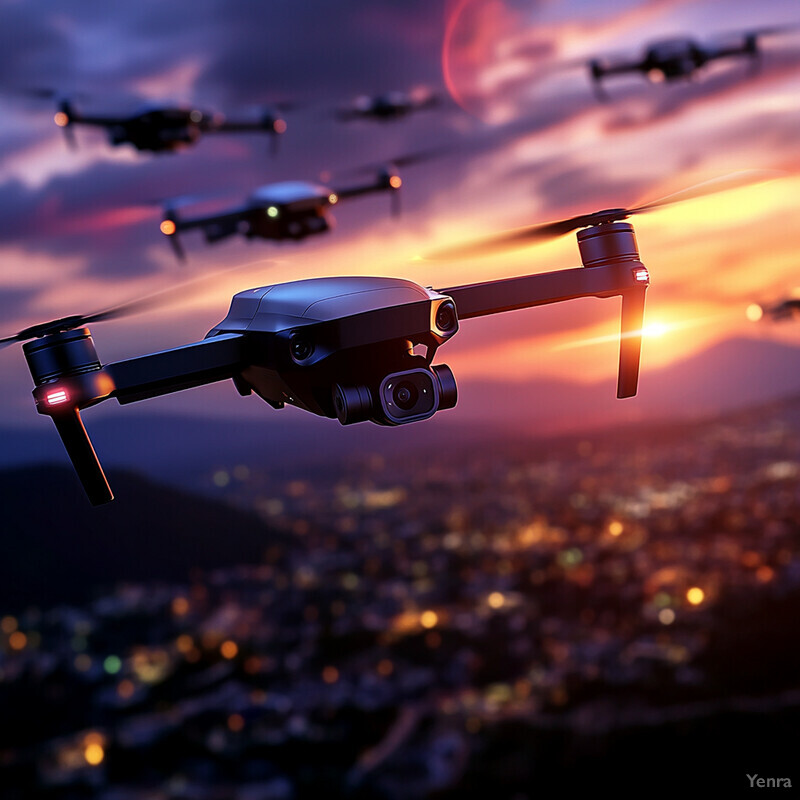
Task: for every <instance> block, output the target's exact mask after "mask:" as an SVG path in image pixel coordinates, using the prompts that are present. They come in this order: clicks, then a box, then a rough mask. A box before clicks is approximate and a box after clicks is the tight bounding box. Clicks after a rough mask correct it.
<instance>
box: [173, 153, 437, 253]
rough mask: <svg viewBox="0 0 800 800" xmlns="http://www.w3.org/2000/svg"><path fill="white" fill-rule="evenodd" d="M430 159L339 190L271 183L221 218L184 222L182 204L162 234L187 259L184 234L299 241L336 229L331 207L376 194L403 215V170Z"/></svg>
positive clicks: (400, 162) (402, 162) (395, 163)
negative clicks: (387, 197)
mask: <svg viewBox="0 0 800 800" xmlns="http://www.w3.org/2000/svg"><path fill="white" fill-rule="evenodd" d="M427 157H428V155H427V154H415V155H407V156H403V157H401V158H396V159H393V160H392V162H391V163H387V164H385V165H383V166H381V167H379V168H378V169H377V171H376V174H375V177H374V178H373V180H372V181H369V182H366V183H362V184H356V185H353V186H348V187H344V188H340V189H334V188H331V187H328V186H323V185H322V184H317V183H309V182H306V181H284V182H280V183H271V184H267V185H266V186H262V187H260V188H259V189H256V190H255V191H254V192H253V193H252V194H251V195H250V197H248V198H247V199H246V200H245V201H244V203H242V204H240V205H237V206H234V207H233V208H229V209H226V210H223V211H221V212H219V213H216V214H208V215H205V216H202V215H201V216H196V217H181V216H180V215H179V214H178V208H177V203H168V204H167V205H166V206H165V208H164V215H163V220H162V222H161V226H160V227H161V232H162V233H163V234H164V235H165V236H166V237H167V239H168V240H169V242H170V244H171V245H172V249H173V250H174V252H175V255H176V256H177V258H178V259H180V260H184V259H185V258H186V253H185V251H184V249H183V245H182V244H181V242H180V239H179V234H180V233H181V232H183V231H187V230H191V229H192V228H200V229H201V230H202V231H203V235H204V236H205V240H206V242H208V243H213V242H218V241H220V240H221V239H226V238H227V237H229V236H232V235H234V234H237V233H238V234H241V235H243V236H245V237H246V238H248V239H254V238H259V239H273V240H278V241H281V240H293V241H299V240H300V239H305V238H306V237H307V236H311V235H313V234H318V233H325V232H326V231H328V230H330V229H331V228H332V227H333V224H334V220H333V217H332V215H331V213H330V208H331V207H332V206H334V205H336V204H337V203H338V202H340V201H341V200H347V199H349V198H352V197H360V196H361V195H365V194H372V193H374V192H383V191H388V192H390V197H391V202H392V206H391V209H392V213H393V214H394V215H397V214H399V213H400V195H399V193H398V190H399V189H400V187H401V186H402V185H403V180H402V178H401V177H400V175H399V174H398V171H397V170H398V167H402V166H406V165H409V164H412V163H415V162H417V161H420V160H422V159H424V158H427Z"/></svg>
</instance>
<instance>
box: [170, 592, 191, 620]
mask: <svg viewBox="0 0 800 800" xmlns="http://www.w3.org/2000/svg"><path fill="white" fill-rule="evenodd" d="M172 613H173V614H174V615H175V616H176V617H182V616H184V614H188V613H189V601H188V600H187V599H186V598H185V597H176V598H175V599H174V600H173V601H172Z"/></svg>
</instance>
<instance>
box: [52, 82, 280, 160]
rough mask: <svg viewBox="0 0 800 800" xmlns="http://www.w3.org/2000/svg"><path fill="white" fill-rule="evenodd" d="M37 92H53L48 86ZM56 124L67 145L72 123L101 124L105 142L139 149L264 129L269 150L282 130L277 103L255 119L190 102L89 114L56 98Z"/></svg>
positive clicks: (158, 149) (176, 146)
mask: <svg viewBox="0 0 800 800" xmlns="http://www.w3.org/2000/svg"><path fill="white" fill-rule="evenodd" d="M39 94H46V95H48V96H56V95H55V93H53V92H51V91H50V90H43V91H41V92H39ZM53 119H54V120H55V123H56V125H58V127H59V128H61V129H62V130H63V131H64V136H65V137H66V140H67V143H68V144H69V146H70V147H72V148H75V147H76V146H77V140H76V139H75V132H74V127H73V126H75V125H91V126H95V127H100V128H105V129H106V131H107V133H108V140H109V142H110V143H111V144H112V145H114V146H118V145H122V144H130V145H133V147H135V148H136V149H137V150H139V151H150V152H154V153H164V152H166V153H174V152H177V151H179V150H183V149H185V148H186V147H189V146H191V145H194V144H196V143H197V142H198V141H199V139H200V138H201V137H202V136H204V135H207V134H210V133H248V132H261V133H267V134H269V135H270V136H271V137H272V151H273V153H275V152H276V150H277V143H278V136H279V135H280V134H282V133H284V132H285V131H286V122H285V121H284V120H283V119H282V118H281V116H280V114H279V112H278V107H276V108H273V109H267V110H262V111H261V113H260V116H259V118H258V119H254V120H246V119H241V120H234V119H228V118H226V117H225V115H224V114H220V113H219V112H215V111H208V110H203V109H199V108H194V107H192V106H182V105H176V106H169V105H157V104H149V105H145V106H143V107H142V108H140V109H139V110H138V111H136V112H135V113H133V114H128V115H120V116H113V115H105V114H100V115H93V114H83V113H80V112H78V111H76V110H75V108H74V106H73V104H72V101H71V100H69V99H66V98H60V99H58V110H57V111H56V114H55V117H54V118H53Z"/></svg>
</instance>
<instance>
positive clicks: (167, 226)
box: [160, 219, 178, 236]
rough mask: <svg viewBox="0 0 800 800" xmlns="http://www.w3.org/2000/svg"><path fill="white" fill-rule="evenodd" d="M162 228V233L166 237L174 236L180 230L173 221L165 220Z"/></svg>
mask: <svg viewBox="0 0 800 800" xmlns="http://www.w3.org/2000/svg"><path fill="white" fill-rule="evenodd" d="M160 227H161V233H163V234H164V235H165V236H172V234H173V233H175V231H177V230H178V226H177V225H176V224H175V223H174V222H173V221H172V220H171V219H165V220H164V221H163V222H162V223H161V226H160Z"/></svg>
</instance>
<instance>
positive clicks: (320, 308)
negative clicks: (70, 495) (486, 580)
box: [0, 170, 782, 505]
mask: <svg viewBox="0 0 800 800" xmlns="http://www.w3.org/2000/svg"><path fill="white" fill-rule="evenodd" d="M781 174H782V173H779V172H776V171H769V170H750V171H745V172H739V173H734V174H732V175H728V176H725V177H724V178H721V179H716V180H713V181H708V182H706V183H704V184H699V185H698V186H694V187H691V188H689V189H684V190H683V191H680V192H676V193H675V194H671V195H669V196H667V197H663V198H661V199H660V200H655V201H653V202H650V203H647V204H645V205H640V206H636V207H633V208H614V209H607V210H604V211H598V212H595V213H593V214H582V215H579V216H575V217H571V218H569V219H564V220H559V221H556V222H549V223H545V224H543V225H533V226H529V227H526V228H520V229H518V230H515V231H510V232H508V233H504V234H501V235H499V236H493V237H491V238H488V239H484V240H482V241H480V242H477V243H475V244H472V245H466V246H462V247H454V248H450V249H448V250H443V251H440V252H439V253H438V254H435V257H439V258H442V257H443V258H449V257H468V256H472V255H485V254H487V253H496V252H498V251H499V250H503V249H508V248H512V247H520V246H524V245H527V244H531V243H534V242H536V241H537V240H539V241H541V240H543V239H548V238H552V237H554V236H561V235H563V234H566V233H569V232H570V231H577V239H578V250H579V252H580V256H581V264H582V266H581V267H576V268H574V269H566V270H558V271H555V272H544V273H537V274H534V275H525V276H522V277H517V278H507V279H505V280H496V281H486V282H483V283H473V284H468V285H465V286H454V287H451V288H448V289H433V288H431V287H422V286H419V285H418V284H416V283H413V282H412V281H409V280H403V279H400V278H378V277H373V278H368V277H363V278H362V277H344V278H311V279H307V280H299V281H292V282H290V283H283V284H275V285H272V286H262V287H260V288H257V289H248V290H247V291H244V292H239V293H238V294H237V295H235V296H234V298H233V302H232V303H231V306H230V310H229V311H228V315H227V316H226V317H225V319H223V320H222V322H220V323H219V324H218V325H216V326H215V327H213V328H212V329H211V330H210V331H209V332H208V333H207V334H206V336H205V338H204V339H202V340H201V341H199V342H193V343H191V344H187V345H184V346H183V347H177V348H174V349H172V350H164V351H161V352H158V353H150V354H147V355H144V356H139V357H137V358H130V359H126V360H124V361H116V362H113V363H111V364H105V365H102V364H101V363H100V359H99V357H98V355H97V351H96V350H95V346H94V342H93V341H92V336H91V334H90V332H89V329H88V328H86V327H83V326H85V325H88V324H90V323H93V322H99V321H101V320H105V319H112V318H114V317H120V316H123V315H126V314H130V313H135V312H137V311H140V310H142V309H143V308H146V307H148V305H150V303H149V302H148V300H147V299H145V300H140V301H137V302H134V303H129V304H126V305H123V306H118V307H116V308H112V309H108V310H106V311H100V312H98V313H95V314H89V315H87V316H79V315H76V316H70V317H64V318H62V319H58V320H54V321H53V322H48V323H44V324H40V325H34V326H32V327H29V328H26V329H25V330H22V331H20V332H19V333H16V334H14V335H13V336H9V337H7V338H5V339H0V346H1V345H4V344H10V343H12V342H24V344H23V346H22V349H23V351H24V353H25V358H26V360H27V362H28V368H29V369H30V371H31V375H32V377H33V382H34V385H35V388H34V390H33V397H34V401H35V403H36V408H37V410H38V412H39V413H40V414H44V415H46V416H49V417H51V418H52V419H53V422H54V423H55V426H56V430H57V431H58V433H59V435H60V436H61V439H62V441H63V442H64V446H65V448H66V450H67V453H68V455H69V457H70V459H71V461H72V464H73V466H74V467H75V470H76V472H77V473H78V476H79V478H80V480H81V482H82V484H83V487H84V489H85V490H86V493H87V495H88V496H89V499H90V501H91V502H92V504H94V505H99V504H101V503H106V502H108V501H110V500H112V499H113V494H112V492H111V490H110V488H109V486H108V482H107V481H106V478H105V475H104V474H103V470H102V467H101V466H100V462H99V461H98V459H97V456H96V454H95V452H94V449H93V448H92V444H91V442H90V440H89V437H88V435H87V433H86V429H85V428H84V427H83V422H82V420H81V416H80V412H81V410H82V409H84V408H89V407H90V406H93V405H96V404H97V403H100V402H102V401H103V400H107V399H109V398H111V397H115V398H116V399H117V401H118V402H119V403H121V404H126V403H133V402H135V401H137V400H145V399H147V398H150V397H157V396H159V395H164V394H170V393H172V392H177V391H180V390H182V389H189V388H192V387H195V386H202V385H204V384H207V383H213V382H215V381H220V380H227V379H231V380H232V381H233V383H234V385H235V387H236V389H237V390H238V391H239V393H240V394H242V395H248V394H251V393H255V394H257V395H258V396H259V397H261V398H262V399H263V400H265V401H266V402H267V403H268V404H269V405H271V406H272V407H273V408H276V409H279V408H283V407H284V406H285V405H286V404H287V403H288V404H290V405H293V406H296V407H298V408H302V409H305V410H306V411H310V412H311V413H312V414H317V415H318V416H322V417H331V418H338V420H339V422H341V423H342V425H349V424H351V423H355V422H362V421H366V420H370V421H372V422H375V423H377V424H379V425H404V424H406V423H409V422H416V421H419V420H424V419H428V418H429V417H431V416H433V415H434V414H435V413H436V412H437V411H439V410H442V409H446V408H452V407H454V406H455V404H456V399H457V390H456V382H455V378H454V377H453V373H452V372H451V370H450V369H449V367H447V366H446V365H444V364H436V365H435V364H433V360H434V357H435V355H436V352H437V351H438V349H439V347H441V346H442V345H444V344H446V343H447V342H448V341H449V340H450V339H451V338H452V337H453V336H454V335H455V334H456V333H457V332H458V329H459V324H460V321H463V320H467V319H472V318H473V317H484V316H488V315H490V314H500V313H502V312H505V311H514V310H517V309H523V308H532V307H534V306H541V305H547V304H550V303H560V302H562V301H564V300H572V299H576V298H580V297H601V298H606V297H617V296H619V297H620V298H621V300H622V302H621V325H620V349H619V371H618V376H617V397H619V398H624V397H633V396H634V395H635V394H636V391H637V385H638V380H639V357H640V353H641V344H642V324H643V321H644V304H645V294H646V291H647V287H648V286H649V285H650V275H649V273H648V271H647V268H646V267H645V266H644V265H643V264H642V262H641V261H640V260H639V251H638V247H637V244H636V237H635V235H634V232H633V226H632V225H631V224H630V223H628V222H622V221H621V220H624V219H627V218H628V217H629V216H632V215H634V214H640V213H645V212H648V211H652V210H655V209H657V208H660V207H662V206H665V205H670V204H672V203H677V202H681V201H683V200H689V199H692V198H695V197H702V196H705V195H709V194H714V193H716V192H720V191H724V190H727V189H732V188H736V187H740V186H746V185H750V184H753V183H757V182H762V181H765V180H771V179H773V178H776V177H779V176H780V175H781ZM422 350H424V354H423V352H422Z"/></svg>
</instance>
